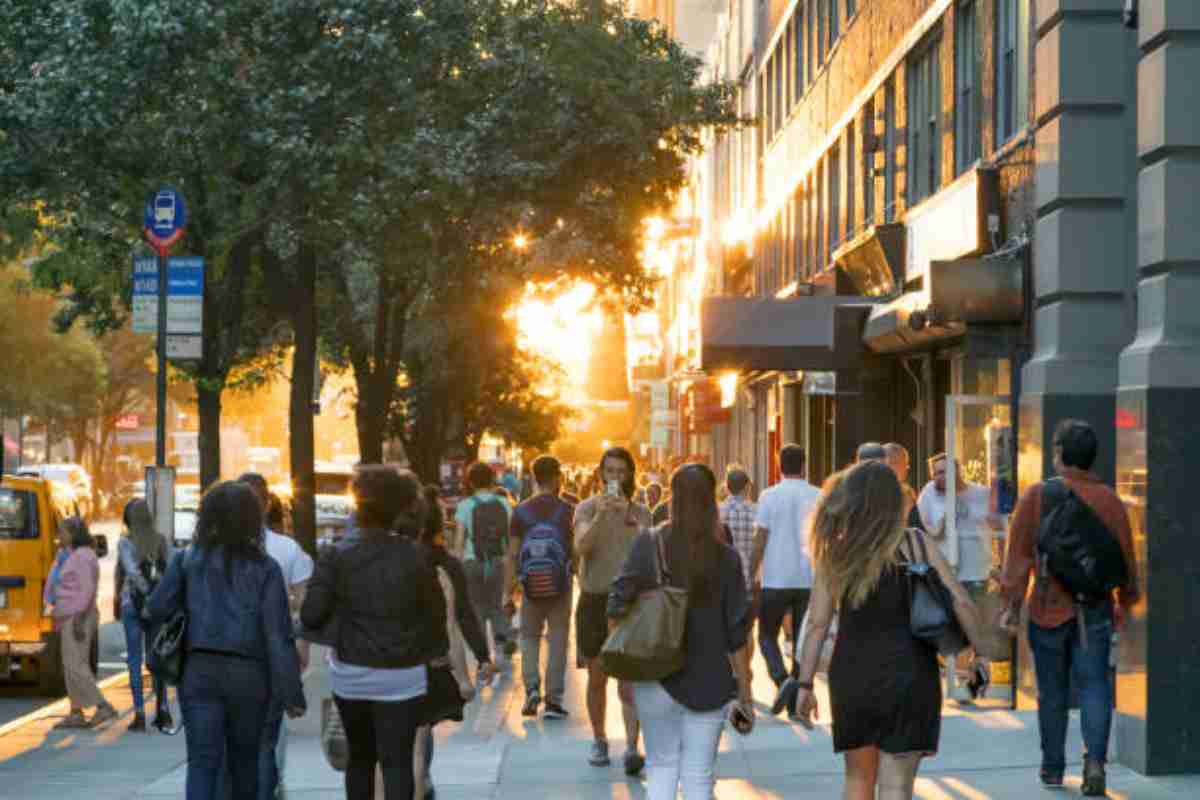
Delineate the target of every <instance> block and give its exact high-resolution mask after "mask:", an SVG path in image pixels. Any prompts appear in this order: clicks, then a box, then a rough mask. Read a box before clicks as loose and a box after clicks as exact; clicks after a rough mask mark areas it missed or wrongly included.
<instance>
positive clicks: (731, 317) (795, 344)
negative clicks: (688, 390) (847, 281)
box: [700, 295, 871, 371]
mask: <svg viewBox="0 0 1200 800" xmlns="http://www.w3.org/2000/svg"><path fill="white" fill-rule="evenodd" d="M870 309H871V302H870V300H869V299H867V298H862V297H847V296H838V295H824V296H814V297H797V298H794V299H789V300H776V299H774V298H760V297H709V298H705V300H704V302H703V303H702V304H701V307H700V368H701V369H703V370H705V371H713V370H739V371H748V370H772V371H791V370H836V369H847V368H854V367H857V366H859V365H860V362H861V360H862V358H863V355H864V353H865V352H866V348H865V347H864V346H863V341H862V326H863V322H864V320H865V319H866V316H867V313H868V312H869V311H870Z"/></svg>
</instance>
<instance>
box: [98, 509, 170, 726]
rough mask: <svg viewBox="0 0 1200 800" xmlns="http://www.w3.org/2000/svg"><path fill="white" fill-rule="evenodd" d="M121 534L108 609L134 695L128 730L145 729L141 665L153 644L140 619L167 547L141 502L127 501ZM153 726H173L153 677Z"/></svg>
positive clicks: (158, 680)
mask: <svg viewBox="0 0 1200 800" xmlns="http://www.w3.org/2000/svg"><path fill="white" fill-rule="evenodd" d="M121 518H122V521H123V522H124V523H125V535H124V536H122V537H121V539H120V541H119V542H117V567H116V575H115V578H116V581H115V591H114V597H115V602H116V608H114V609H113V611H114V614H113V616H115V617H116V618H117V619H119V620H120V621H121V627H122V628H124V630H125V663H126V665H127V666H128V668H129V691H130V693H131V694H132V695H133V720H132V721H131V722H130V723H129V730H131V731H144V730H146V700H145V696H144V693H145V687H144V684H143V680H142V664H143V663H144V661H145V652H146V643H147V642H153V641H154V629H152V628H150V627H149V625H148V624H147V623H146V621H145V620H144V619H143V618H142V614H143V612H144V611H145V607H146V599H147V598H148V597H150V595H151V593H152V592H153V591H154V589H155V588H156V587H157V586H158V583H159V581H160V580H162V576H163V574H164V573H165V572H166V570H167V563H168V561H169V558H170V546H169V545H168V543H167V540H166V537H164V536H163V535H162V534H160V533H159V532H158V531H156V530H155V529H154V519H153V517H152V516H151V515H150V506H149V504H148V503H147V502H146V501H145V500H142V499H140V498H137V499H134V500H130V501H129V503H128V504H126V506H125V510H124V511H123V512H122V515H121ZM151 684H152V686H153V688H154V700H155V705H154V710H155V713H154V727H156V728H158V729H159V730H160V731H170V730H171V729H172V728H173V727H174V724H175V721H174V720H173V719H172V718H171V711H170V708H169V707H168V706H167V684H166V683H165V682H164V681H163V679H162V678H161V677H159V676H158V675H153V676H152V680H151Z"/></svg>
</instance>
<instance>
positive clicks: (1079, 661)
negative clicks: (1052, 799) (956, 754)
mask: <svg viewBox="0 0 1200 800" xmlns="http://www.w3.org/2000/svg"><path fill="white" fill-rule="evenodd" d="M1084 620H1085V624H1086V627H1087V647H1086V649H1085V648H1084V647H1083V643H1082V642H1081V640H1080V633H1079V622H1078V620H1075V619H1072V620H1071V621H1070V622H1067V623H1065V624H1063V625H1059V626H1058V627H1057V628H1043V627H1041V626H1039V625H1035V624H1033V623H1032V622H1030V623H1029V647H1030V649H1031V650H1033V661H1034V666H1035V668H1036V671H1037V684H1038V727H1039V729H1040V731H1041V735H1042V767H1043V768H1044V769H1047V770H1052V771H1055V772H1061V771H1062V770H1063V769H1064V768H1065V767H1066V764H1067V757H1066V747H1067V744H1066V742H1067V721H1068V715H1067V712H1068V710H1069V706H1070V692H1071V678H1072V677H1074V679H1075V685H1076V687H1078V689H1079V711H1080V722H1081V723H1082V724H1081V727H1082V729H1083V742H1084V745H1085V746H1086V747H1087V757H1088V758H1091V759H1094V760H1096V761H1100V762H1101V763H1103V762H1104V761H1105V760H1106V758H1107V755H1108V735H1109V729H1110V728H1111V726H1112V716H1113V687H1112V679H1111V676H1110V673H1109V666H1108V657H1109V650H1110V649H1111V647H1112V632H1113V623H1112V607H1111V606H1110V605H1108V604H1101V605H1097V606H1094V607H1089V608H1085V609H1084Z"/></svg>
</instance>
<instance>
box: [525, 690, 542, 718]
mask: <svg viewBox="0 0 1200 800" xmlns="http://www.w3.org/2000/svg"><path fill="white" fill-rule="evenodd" d="M541 704H542V696H541V695H540V694H538V692H537V690H536V689H534V690H533V691H532V692H529V693H528V694H526V695H525V705H524V706H522V707H521V716H523V717H536V716H537V713H538V707H539V706H540V705H541Z"/></svg>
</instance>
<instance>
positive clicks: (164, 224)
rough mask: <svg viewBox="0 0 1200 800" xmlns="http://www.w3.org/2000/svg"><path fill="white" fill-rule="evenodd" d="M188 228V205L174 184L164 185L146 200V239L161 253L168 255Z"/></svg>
mask: <svg viewBox="0 0 1200 800" xmlns="http://www.w3.org/2000/svg"><path fill="white" fill-rule="evenodd" d="M186 228H187V206H186V205H184V202H183V195H182V194H181V193H180V192H179V191H178V190H177V189H175V187H173V186H162V187H160V188H159V189H158V191H156V192H154V193H153V194H151V195H150V197H149V198H148V199H147V200H146V215H145V221H144V224H143V232H144V233H145V235H146V241H148V242H150V244H151V245H153V246H154V249H155V250H157V251H158V253H159V255H166V254H167V251H168V250H170V249H171V246H172V245H174V244H175V243H176V242H178V241H179V240H180V239H181V238H183V232H184V230H185V229H186Z"/></svg>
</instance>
